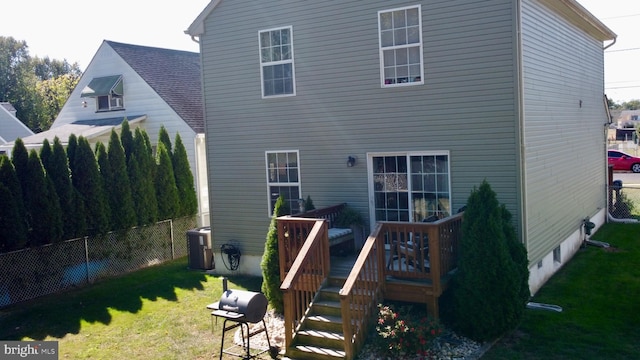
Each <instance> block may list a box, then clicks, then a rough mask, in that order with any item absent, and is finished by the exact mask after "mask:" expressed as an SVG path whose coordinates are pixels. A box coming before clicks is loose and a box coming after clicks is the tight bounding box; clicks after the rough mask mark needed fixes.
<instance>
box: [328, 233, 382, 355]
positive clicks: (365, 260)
mask: <svg viewBox="0 0 640 360" xmlns="http://www.w3.org/2000/svg"><path fill="white" fill-rule="evenodd" d="M381 228H382V224H380V223H377V224H376V227H375V229H374V231H373V232H372V233H371V235H369V237H368V238H367V240H366V241H365V243H364V246H363V247H362V250H361V251H360V254H359V255H358V258H357V259H356V263H355V264H354V266H353V268H352V270H351V273H350V274H349V276H348V277H347V280H346V281H345V283H344V286H343V287H342V289H340V292H339V294H340V307H341V314H342V330H343V334H344V350H345V358H346V359H353V358H354V357H355V354H357V353H358V351H360V349H361V348H362V346H363V345H364V341H365V340H366V336H367V332H368V330H369V325H370V322H371V321H373V315H374V314H375V312H376V308H377V305H378V302H379V301H380V299H381V298H382V292H383V286H384V282H383V281H382V279H383V276H384V269H383V268H384V251H379V250H383V249H384V239H383V237H382V236H380V234H381V231H380V230H381Z"/></svg>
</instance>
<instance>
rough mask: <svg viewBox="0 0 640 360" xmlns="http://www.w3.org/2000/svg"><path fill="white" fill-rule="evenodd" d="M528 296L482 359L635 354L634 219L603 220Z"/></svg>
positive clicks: (638, 285) (639, 341)
mask: <svg viewBox="0 0 640 360" xmlns="http://www.w3.org/2000/svg"><path fill="white" fill-rule="evenodd" d="M592 239H594V240H600V241H605V242H608V243H609V244H611V245H612V248H610V249H602V248H597V247H593V246H589V247H587V248H586V249H581V250H580V251H579V252H578V254H576V256H575V257H574V258H573V260H571V261H570V262H569V263H568V264H567V265H566V266H565V267H564V268H563V269H562V270H561V271H559V272H558V273H557V274H556V275H555V276H554V277H553V278H551V280H549V282H547V284H545V286H544V287H543V288H542V289H541V290H540V291H539V292H538V294H536V296H535V297H534V299H533V301H535V302H540V303H546V304H554V305H559V306H561V307H562V309H563V311H562V312H561V313H556V312H550V311H542V310H529V309H528V310H526V312H525V316H524V319H523V321H522V324H521V325H520V327H519V328H518V329H517V330H516V331H514V332H513V333H512V334H509V335H507V336H505V337H504V338H503V339H501V340H500V341H499V342H498V343H497V344H496V345H495V346H493V347H492V348H491V350H490V351H489V352H487V353H486V354H485V355H484V356H483V357H482V359H483V360H493V359H640V225H636V224H633V225H626V224H607V225H605V226H603V227H602V228H601V229H600V230H599V231H598V232H597V233H596V234H595V235H594V236H593V237H592Z"/></svg>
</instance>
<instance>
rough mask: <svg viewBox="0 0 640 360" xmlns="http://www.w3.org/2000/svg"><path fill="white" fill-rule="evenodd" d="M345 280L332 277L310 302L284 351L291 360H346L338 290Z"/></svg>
mask: <svg viewBox="0 0 640 360" xmlns="http://www.w3.org/2000/svg"><path fill="white" fill-rule="evenodd" d="M344 281H345V279H344V278H337V277H331V278H329V279H328V280H327V283H326V284H325V285H324V286H323V287H322V288H321V289H320V291H319V292H318V294H317V296H316V299H315V300H314V301H313V302H312V304H311V307H310V309H309V312H308V315H307V316H306V317H305V318H304V319H303V321H302V326H301V327H300V330H299V331H298V332H297V334H296V336H295V337H294V339H293V344H292V346H291V347H290V348H289V349H288V350H287V356H288V357H289V358H291V359H314V360H335V359H345V358H346V352H345V350H344V334H343V332H342V328H343V327H342V317H341V316H340V314H341V311H342V309H341V307H340V294H339V293H340V289H341V288H342V285H343V284H344Z"/></svg>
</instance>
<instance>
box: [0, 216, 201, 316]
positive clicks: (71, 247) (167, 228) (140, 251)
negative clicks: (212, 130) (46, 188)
mask: <svg viewBox="0 0 640 360" xmlns="http://www.w3.org/2000/svg"><path fill="white" fill-rule="evenodd" d="M196 224H197V219H196V218H180V219H173V220H166V221H162V222H159V223H157V224H155V225H150V226H142V227H137V228H133V229H130V230H128V231H120V232H111V233H108V234H104V235H97V236H87V237H84V238H80V239H73V240H68V241H64V242H61V243H57V244H49V245H45V246H41V247H38V248H30V249H25V250H20V251H14V252H11V253H6V254H0V307H4V306H7V305H10V304H15V303H18V302H21V301H25V300H29V299H33V298H36V297H39V296H43V295H47V294H52V293H56V292H58V291H62V290H65V289H69V288H74V287H82V286H85V285H87V284H90V283H93V282H94V281H96V280H97V279H101V278H106V277H111V276H116V275H121V274H124V273H127V272H130V271H133V270H137V269H140V268H143V267H147V266H151V265H155V264H160V263H162V262H165V261H168V260H172V259H176V258H179V257H183V256H186V255H187V251H188V245H187V239H186V233H187V230H189V229H192V228H194V227H195V226H196Z"/></svg>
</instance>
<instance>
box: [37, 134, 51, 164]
mask: <svg viewBox="0 0 640 360" xmlns="http://www.w3.org/2000/svg"><path fill="white" fill-rule="evenodd" d="M52 152H53V150H51V144H50V143H49V139H44V140H43V141H42V147H41V148H40V161H41V162H42V166H44V168H45V169H47V167H48V165H49V164H48V162H49V159H50V158H51V154H52Z"/></svg>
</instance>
